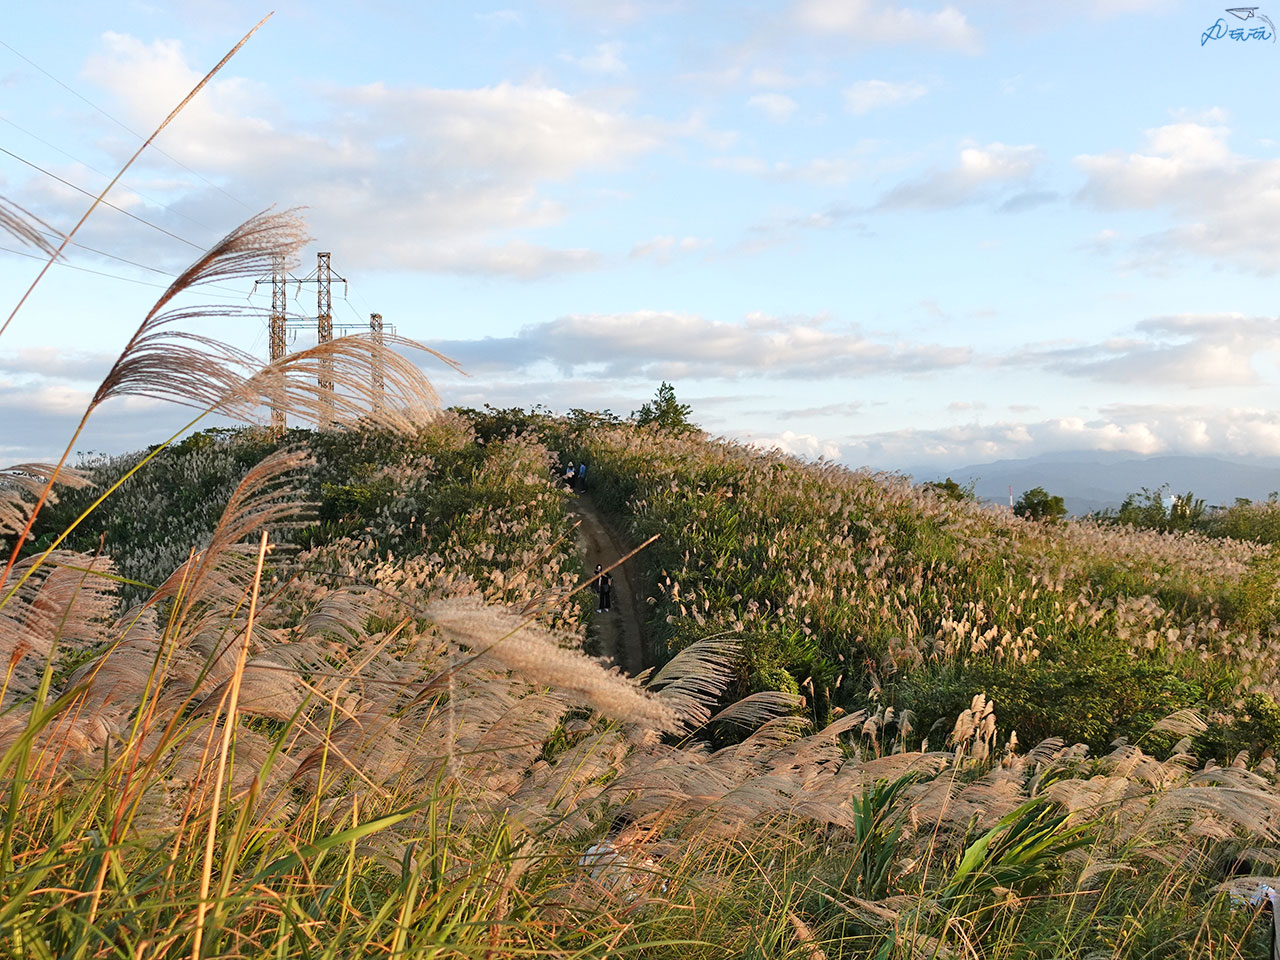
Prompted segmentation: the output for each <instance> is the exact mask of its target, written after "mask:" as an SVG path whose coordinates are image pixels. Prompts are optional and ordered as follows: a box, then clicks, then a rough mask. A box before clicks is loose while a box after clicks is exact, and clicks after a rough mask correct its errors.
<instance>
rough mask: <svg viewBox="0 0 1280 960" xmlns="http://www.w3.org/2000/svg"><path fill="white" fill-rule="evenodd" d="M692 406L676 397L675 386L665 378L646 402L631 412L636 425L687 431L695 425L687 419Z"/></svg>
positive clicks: (694, 427) (691, 411)
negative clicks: (651, 397) (652, 396)
mask: <svg viewBox="0 0 1280 960" xmlns="http://www.w3.org/2000/svg"><path fill="white" fill-rule="evenodd" d="M691 413H693V407H691V406H689V404H687V403H681V402H680V401H679V400H677V399H676V388H675V387H673V386H672V385H671V384H669V383H667V382H666V381H665V380H664V381H662V385H661V386H659V387H658V392H657V393H656V394H655V395H654V398H653V399H652V400H651V401H649V402H648V403H646V404H644V405H643V406H642V407H640V409H639V410H635V411H633V412H632V414H631V417H632V419H634V420H635V423H636V426H639V427H647V426H653V427H656V428H657V429H659V430H663V431H666V432H668V433H689V432H690V431H694V430H697V429H698V428H697V426H696V425H694V424H693V423H692V422H690V420H689V415H690V414H691Z"/></svg>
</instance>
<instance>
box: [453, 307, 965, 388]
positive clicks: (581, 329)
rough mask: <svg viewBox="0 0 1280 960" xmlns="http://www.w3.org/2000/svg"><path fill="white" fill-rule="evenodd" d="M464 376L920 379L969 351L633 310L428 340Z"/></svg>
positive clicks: (764, 322)
mask: <svg viewBox="0 0 1280 960" xmlns="http://www.w3.org/2000/svg"><path fill="white" fill-rule="evenodd" d="M430 346H432V347H434V348H435V349H437V350H440V351H441V352H442V353H444V354H446V355H447V356H450V357H453V358H454V359H456V360H458V361H460V362H461V363H462V365H463V367H464V368H465V369H466V370H467V371H468V372H471V373H477V372H480V371H494V370H496V371H502V370H507V371H515V370H530V369H533V368H535V367H537V366H538V365H539V364H550V365H552V366H553V367H554V368H556V369H558V370H559V371H560V372H561V373H562V374H563V375H565V376H575V377H587V378H591V377H602V378H616V377H639V378H643V379H647V380H664V379H665V380H677V379H689V378H697V377H714V378H722V379H736V378H738V377H743V376H753V375H754V376H761V375H763V376H769V377H776V378H835V377H847V376H853V375H860V376H876V375H885V376H900V375H902V374H926V373H930V372H933V371H936V370H942V369H947V368H951V367H957V366H962V365H965V364H967V363H968V362H969V361H970V358H971V351H970V349H969V348H968V347H951V346H943V345H940V344H914V343H906V342H902V341H893V340H886V339H882V338H873V337H869V336H866V335H864V334H863V333H861V332H860V331H859V330H858V329H857V328H852V327H836V326H835V325H833V324H831V323H830V322H829V321H827V320H826V319H824V318H821V317H775V316H769V315H766V314H759V313H753V314H749V315H748V316H747V317H746V318H745V319H744V320H743V322H741V323H726V322H723V321H717V320H708V319H706V318H704V317H700V316H697V315H694V314H684V313H668V312H661V311H654V310H641V311H637V312H635V313H625V314H578V315H573V316H567V317H560V318H559V319H557V320H553V321H550V322H548V323H539V324H532V325H529V326H527V327H524V328H523V329H522V330H521V331H520V333H519V334H518V335H516V336H514V337H503V338H485V339H482V340H452V341H433V342H432V343H431V344H430Z"/></svg>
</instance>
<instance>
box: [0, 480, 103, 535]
mask: <svg viewBox="0 0 1280 960" xmlns="http://www.w3.org/2000/svg"><path fill="white" fill-rule="evenodd" d="M56 472H57V468H56V467H54V465H53V464H51V463H20V464H17V465H16V466H12V467H6V468H4V469H2V470H0V544H3V543H4V542H5V541H7V540H8V539H9V538H10V537H16V536H18V535H19V534H20V533H21V532H22V531H23V530H25V529H27V520H28V518H29V517H30V514H31V509H32V506H33V505H34V504H35V502H36V500H38V499H39V497H40V492H41V491H42V490H43V489H44V488H45V487H46V486H47V485H48V483H49V481H50V479H51V478H52V477H53V476H54V474H55V473H56ZM58 483H60V484H61V485H62V486H65V487H70V488H71V489H73V490H82V489H84V488H85V487H88V486H90V485H91V481H90V480H89V477H88V476H87V475H86V474H85V473H84V472H83V471H80V470H73V469H71V468H69V467H63V468H62V472H61V474H60V475H59V476H58ZM46 500H47V501H48V502H49V503H55V502H57V498H56V496H55V495H54V494H53V493H52V492H50V493H49V495H48V496H47V497H46Z"/></svg>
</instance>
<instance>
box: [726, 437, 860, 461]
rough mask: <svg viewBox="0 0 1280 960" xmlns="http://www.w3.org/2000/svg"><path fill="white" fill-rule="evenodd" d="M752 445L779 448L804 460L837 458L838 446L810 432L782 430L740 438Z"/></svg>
mask: <svg viewBox="0 0 1280 960" xmlns="http://www.w3.org/2000/svg"><path fill="white" fill-rule="evenodd" d="M742 439H743V440H744V441H745V442H746V443H749V444H751V445H752V446H753V447H760V448H762V449H764V450H781V451H782V452H783V453H789V454H791V455H793V456H797V457H803V458H804V459H806V460H816V459H818V458H819V457H821V458H822V459H824V460H839V459H840V446H839V445H838V444H836V443H832V442H831V441H830V440H821V439H819V438H818V437H817V436H815V435H814V434H812V433H795V432H793V431H791V430H784V431H782V433H780V434H778V435H777V436H750V435H748V436H746V437H743V438H742Z"/></svg>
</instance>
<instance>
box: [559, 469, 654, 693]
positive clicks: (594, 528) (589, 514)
mask: <svg viewBox="0 0 1280 960" xmlns="http://www.w3.org/2000/svg"><path fill="white" fill-rule="evenodd" d="M569 512H570V513H571V514H573V516H574V517H576V518H577V519H578V520H579V521H580V522H579V524H578V550H579V551H581V553H582V558H583V565H584V568H585V569H586V571H587V573H588V574H590V573H591V572H592V571H593V570H595V568H596V564H600V566H602V567H607V566H609V564H611V563H615V562H617V560H618V558H619V557H624V556H626V555H627V553H628V552H630V549H631V548H630V547H628V546H627V545H626V543H625V542H624V541H623V539H622V537H620V536H619V535H618V532H617V531H616V530H614V529H613V527H612V526H610V524H609V523H608V522H607V521H606V520H605V519H604V517H603V516H601V514H600V511H599V510H598V509H597V508H596V505H595V503H594V501H592V499H591V495H590V494H589V493H582V494H579V495H578V496H577V497H576V498H575V499H574V500H573V502H572V503H570V504H569ZM635 563H636V558H634V557H633V558H632V559H630V560H628V561H627V562H626V563H624V564H623V565H622V566H620V567H618V568H617V569H615V570H614V571H613V596H612V606H613V611H612V612H611V613H593V614H592V615H591V622H592V626H593V627H594V630H595V633H596V635H597V636H598V637H599V638H600V652H601V654H602V655H604V656H606V657H608V658H609V659H610V660H612V661H613V662H614V663H616V664H618V666H620V667H621V668H622V670H623V672H624V673H626V674H629V675H632V676H634V675H635V674H637V673H639V672H640V671H641V670H643V669H644V668H645V659H646V658H645V655H644V644H643V641H642V640H641V637H642V636H643V632H642V629H643V628H642V624H643V623H644V620H643V619H642V617H643V613H644V610H643V607H642V604H643V598H642V597H641V596H640V594H639V591H638V589H637V585H638V584H639V582H640V577H639V575H638V573H637V571H636V569H635Z"/></svg>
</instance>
